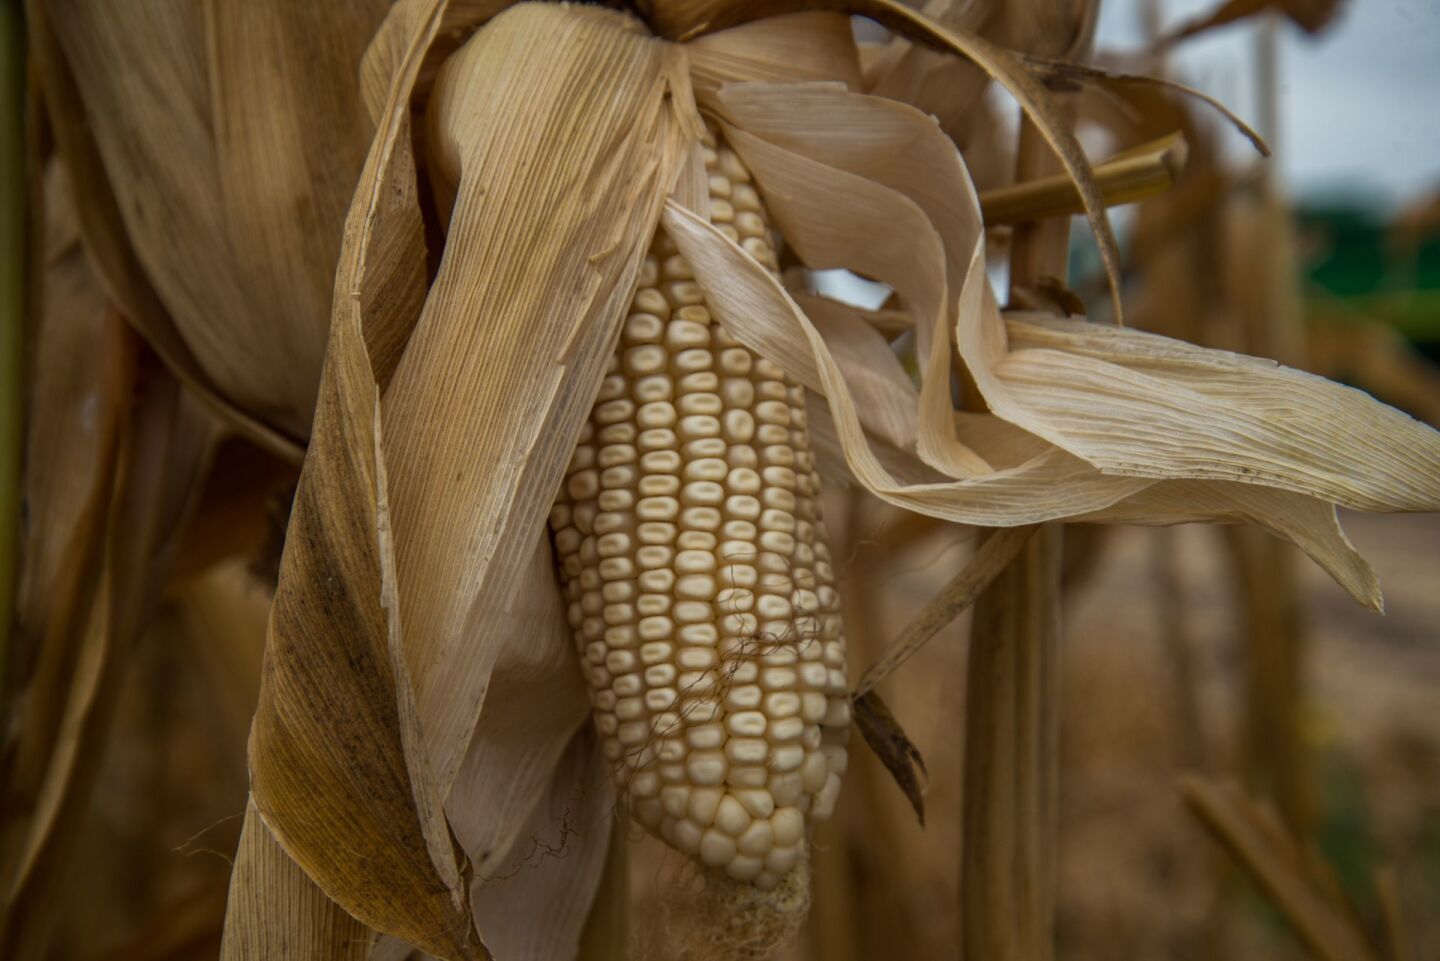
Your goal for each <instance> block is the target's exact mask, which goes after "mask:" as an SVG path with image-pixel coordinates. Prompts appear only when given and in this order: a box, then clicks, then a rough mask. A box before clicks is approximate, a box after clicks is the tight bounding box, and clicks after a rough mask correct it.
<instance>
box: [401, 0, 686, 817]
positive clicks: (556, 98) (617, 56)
mask: <svg viewBox="0 0 1440 961" xmlns="http://www.w3.org/2000/svg"><path fill="white" fill-rule="evenodd" d="M542 49H543V51H544V55H543V56H542V55H541V53H540V51H541V50H542ZM562 53H563V56H562V55H561V54H562ZM556 62H558V63H560V64H562V65H563V66H562V67H561V68H560V69H557V68H556V67H555V63H556ZM494 77H501V78H503V82H496V81H494V80H493V79H492V78H494ZM600 78H603V82H600ZM577 90H578V91H580V92H579V93H578V94H577V92H576V91H577ZM691 103H692V101H691V99H690V95H689V88H688V84H687V82H686V79H685V75H684V72H683V61H681V60H680V58H679V56H678V50H677V49H676V48H674V47H672V46H669V45H666V44H663V43H661V42H659V41H656V40H654V39H652V38H650V37H648V36H647V35H645V33H644V32H643V31H642V30H640V29H639V25H638V24H635V23H634V21H632V20H629V19H628V18H624V17H622V16H620V15H618V14H614V13H610V12H606V11H601V10H598V9H595V8H589V7H570V8H560V7H551V6H546V5H525V6H521V7H516V8H513V9H511V10H509V11H507V12H506V13H504V14H501V15H500V16H498V17H496V18H495V19H494V20H493V21H491V22H490V23H489V24H488V25H487V26H486V27H485V28H484V29H483V30H481V31H480V32H479V33H477V34H476V35H475V37H474V38H472V40H471V41H470V42H469V44H467V46H466V47H465V48H464V49H463V50H462V51H460V52H459V53H457V54H456V55H455V56H454V57H452V58H451V59H450V60H449V61H448V62H447V64H446V66H445V70H444V73H443V74H442V76H441V77H440V79H439V80H438V81H437V85H436V89H435V93H434V95H433V99H432V103H431V108H430V111H431V125H432V141H431V143H432V148H431V149H432V157H431V168H432V171H436V170H438V171H440V175H441V176H445V175H447V174H458V186H457V188H456V197H457V199H456V201H455V205H454V209H453V211H452V212H451V214H450V233H449V239H448V242H447V245H446V249H445V255H444V259H443V261H442V263H441V266H440V271H439V274H438V276H437V277H436V279H435V282H434V284H433V286H432V287H431V290H430V293H429V297H428V299H427V301H426V304H425V309H424V313H423V315H422V317H421V319H420V321H419V323H418V325H417V327H416V329H415V332H414V334H413V335H412V337H411V339H410V342H409V345H408V346H407V348H406V351H405V355H404V357H403V359H402V360H401V363H400V365H399V367H398V368H397V370H396V373H395V378H394V380H393V382H392V383H391V385H390V388H389V390H388V391H387V392H386V395H385V401H384V411H385V424H386V434H387V437H388V438H389V440H388V445H389V446H388V447H387V452H386V457H387V461H388V462H389V463H390V464H391V465H392V467H391V479H392V483H393V500H392V505H393V511H394V513H393V519H394V530H395V539H396V546H397V555H396V556H397V564H398V573H399V585H400V591H401V594H400V602H401V606H402V609H403V610H404V612H405V614H404V620H405V623H406V625H407V634H406V656H407V658H408V660H409V663H410V664H411V665H412V670H413V673H414V677H415V681H416V693H417V697H418V703H419V706H420V710H421V720H422V728H423V730H424V733H425V737H426V748H427V751H428V753H429V755H430V758H431V760H432V763H433V765H434V769H435V772H436V776H437V778H438V782H439V784H440V787H441V791H442V795H443V794H445V793H448V788H449V786H450V784H451V783H452V782H453V781H454V779H455V776H456V772H457V770H458V768H459V766H460V763H461V760H462V759H463V757H464V752H465V749H466V745H467V744H468V742H469V739H470V736H471V733H472V731H473V729H474V726H475V723H476V719H477V717H478V715H479V713H480V710H481V707H482V703H483V700H484V697H485V692H486V689H487V686H488V683H489V678H490V673H491V670H492V669H493V667H494V664H495V662H496V659H497V658H498V657H499V655H500V654H501V652H502V651H503V650H504V647H505V646H506V645H507V644H509V643H514V642H518V639H514V638H512V636H511V634H510V630H509V627H508V625H509V624H510V623H511V622H510V621H509V620H508V619H507V618H506V617H504V616H500V612H503V611H505V610H507V609H508V608H510V607H511V606H512V605H513V604H514V603H515V598H516V596H517V595H516V591H517V590H518V589H519V585H520V583H521V579H520V578H521V572H523V571H525V570H527V561H529V559H530V557H531V555H532V552H533V551H534V547H535V540H534V539H535V538H536V537H537V536H538V535H539V533H540V531H541V530H542V528H543V525H544V522H545V517H546V515H547V514H548V512H549V509H550V506H551V504H552V502H553V499H554V495H555V491H556V490H557V489H558V487H559V484H560V480H561V476H562V473H563V471H564V468H565V466H566V464H567V462H568V460H569V457H570V455H571V452H572V451H573V450H574V447H575V443H576V440H577V438H578V436H579V432H580V429H581V426H582V424H583V422H584V419H585V417H586V416H587V414H588V413H589V408H590V405H591V403H592V401H593V399H594V396H595V393H596V392H597V391H598V387H599V382H600V378H601V376H602V375H603V371H604V367H605V363H606V360H607V359H608V355H609V351H610V350H611V349H613V345H614V342H615V339H616V337H617V336H618V331H619V323H620V320H621V318H622V315H623V313H624V311H625V309H626V307H627V305H628V299H629V297H630V293H631V291H632V289H633V286H634V283H635V278H636V276H637V271H638V268H639V264H640V261H641V258H642V256H643V252H644V249H645V247H646V245H647V244H648V243H649V239H650V236H651V233H652V232H653V229H654V224H655V220H656V219H657V218H658V214H659V209H658V208H659V204H660V202H661V198H663V196H664V195H665V193H666V192H667V191H668V188H669V185H670V184H671V183H672V182H673V180H674V177H675V175H676V173H677V172H678V170H679V168H680V165H681V162H682V161H683V160H684V159H685V158H686V157H688V155H689V152H690V145H691V143H692V142H693V140H694V139H695V137H697V136H698V118H696V117H695V115H694V114H693V113H687V110H688V111H693V106H690V104H691ZM536 223H543V224H545V225H546V228H545V229H544V230H543V231H536V230H534V228H533V226H532V225H533V224H536ZM476 317H484V318H486V320H485V323H483V324H478V323H475V321H474V318H476ZM520 398H524V399H525V402H524V403H517V400H518V399H520Z"/></svg>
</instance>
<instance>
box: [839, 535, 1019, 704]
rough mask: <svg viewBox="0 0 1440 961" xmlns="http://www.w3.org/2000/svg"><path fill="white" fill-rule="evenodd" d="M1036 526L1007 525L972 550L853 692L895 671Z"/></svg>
mask: <svg viewBox="0 0 1440 961" xmlns="http://www.w3.org/2000/svg"><path fill="white" fill-rule="evenodd" d="M1037 529H1038V528H1036V527H1035V526H1033V525H1031V526H1027V527H1006V528H1000V529H998V530H996V531H995V533H993V534H991V535H990V537H988V538H987V539H986V540H985V543H984V544H982V545H981V546H980V549H979V550H978V551H976V552H975V556H974V557H972V558H971V559H970V562H969V563H968V564H966V565H965V566H964V567H963V568H962V569H961V570H960V572H959V573H958V574H956V575H955V576H954V577H952V578H951V579H950V581H949V582H948V583H947V584H946V585H945V586H944V587H942V588H941V589H940V590H939V591H938V592H937V593H936V594H935V596H934V597H932V598H930V600H929V602H928V603H926V605H925V606H924V607H923V608H921V610H920V613H919V614H918V615H916V617H915V619H914V620H912V621H911V622H910V623H909V624H907V625H906V626H905V629H904V630H903V631H901V632H900V635H899V636H898V637H896V638H895V640H894V641H893V642H891V644H890V647H889V649H888V650H887V651H886V652H885V653H884V655H882V656H881V657H880V658H879V659H878V660H877V661H875V662H874V663H873V664H871V665H870V666H869V667H868V668H866V669H865V673H864V674H862V675H861V676H860V683H859V684H857V685H855V696H856V697H862V696H864V695H865V694H868V693H869V692H870V691H872V690H874V688H875V685H877V684H879V683H880V682H881V681H883V680H885V678H887V677H889V676H890V675H891V674H893V673H895V671H896V669H898V668H899V667H900V665H902V664H904V663H905V662H906V661H908V660H909V659H910V658H911V657H912V656H914V655H915V653H916V652H917V651H919V650H920V648H922V647H924V646H925V643H926V642H927V641H929V640H930V638H932V637H934V636H935V635H936V634H938V633H939V632H940V631H941V630H943V629H944V628H945V626H946V625H947V624H949V623H950V622H951V621H953V620H955V618H957V617H959V616H960V614H961V613H962V612H963V611H964V610H965V609H966V608H968V607H969V606H970V605H971V604H973V603H975V599H976V598H978V597H979V596H980V595H981V593H982V592H983V591H984V590H985V588H987V587H989V586H990V583H991V582H992V581H993V580H995V578H996V577H997V576H998V575H999V574H1000V572H1001V571H1002V570H1004V569H1005V567H1006V566H1007V565H1008V564H1009V563H1010V562H1011V561H1012V560H1014V558H1015V555H1017V554H1018V553H1020V550H1021V548H1023V547H1024V546H1025V544H1026V542H1028V541H1029V540H1030V535H1032V534H1034V533H1035V531H1036V530H1037Z"/></svg>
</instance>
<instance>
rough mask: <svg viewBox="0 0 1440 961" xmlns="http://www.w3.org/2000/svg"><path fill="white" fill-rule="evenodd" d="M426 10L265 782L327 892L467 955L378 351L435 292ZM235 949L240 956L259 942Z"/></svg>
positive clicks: (274, 628)
mask: <svg viewBox="0 0 1440 961" xmlns="http://www.w3.org/2000/svg"><path fill="white" fill-rule="evenodd" d="M416 8H422V13H428V14H429V16H424V15H421V16H419V17H416V18H415V19H414V20H413V21H411V22H414V23H415V26H416V29H415V33H414V34H413V35H410V36H408V37H405V38H404V47H403V50H404V53H403V55H401V56H398V57H397V58H396V59H395V63H396V64H397V73H396V76H395V78H394V81H393V84H392V90H391V97H390V100H389V103H388V107H387V111H386V113H385V114H384V115H383V116H382V118H381V123H380V125H379V128H380V135H379V136H378V137H377V138H376V141H375V143H374V145H373V146H372V149H371V153H370V157H369V159H368V160H367V162H366V166H365V170H364V171H363V173H362V175H361V181H360V185H359V187H358V188H357V191H356V199H355V203H354V204H353V206H352V207H351V212H350V215H349V217H348V219H347V222H346V231H345V241H344V247H343V251H342V255H341V262H340V269H339V274H338V277H337V282H336V289H337V290H340V291H344V292H346V296H344V297H341V298H338V299H337V301H336V304H335V316H334V319H333V322H332V326H331V344H330V347H329V349H328V354H327V361H326V365H325V370H324V375H323V377H322V380H321V385H320V397H319V402H318V404H317V408H316V413H315V433H314V438H313V440H312V441H311V444H310V448H309V451H308V453H307V455H306V463H305V469H304V472H303V473H302V475H301V480H300V486H299V489H298V490H297V492H296V497H295V505H294V508H293V510H292V514H291V521H290V528H289V532H288V535H287V539H286V552H285V555H284V558H283V560H282V563H281V570H280V580H279V584H278V587H277V590H276V596H275V602H274V606H273V613H272V617H271V623H270V631H269V637H268V640H267V644H266V666H265V675H264V680H263V682H262V685H261V689H260V700H259V704H258V706H257V708H256V713H255V721H254V725H253V727H252V729H251V740H250V770H251V792H252V799H253V802H254V805H255V807H256V810H257V812H258V814H259V816H260V818H262V819H263V821H264V824H265V826H266V827H267V828H268V829H269V831H270V833H271V834H273V836H274V838H275V840H276V841H278V842H279V844H280V845H281V846H282V847H283V848H284V851H285V853H286V854H287V855H288V856H289V857H290V858H291V859H293V860H294V862H295V863H296V864H297V865H298V866H299V867H300V868H301V869H302V870H303V871H304V872H305V874H306V875H308V876H309V877H310V878H312V879H313V880H314V882H315V883H316V884H317V885H318V886H319V888H320V889H321V890H323V891H324V892H325V894H326V895H328V896H329V897H330V898H332V899H333V900H335V901H336V902H337V903H338V904H339V905H340V906H341V907H343V908H344V909H345V910H346V911H347V912H349V913H350V914H351V915H353V916H354V917H355V918H357V919H359V920H360V921H362V922H364V923H365V924H367V925H368V926H370V927H371V928H374V929H376V930H380V931H385V932H389V933H393V934H396V935H398V936H400V937H403V938H404V939H405V940H407V941H410V942H412V943H415V944H420V945H423V946H425V947H426V948H427V949H428V950H430V951H431V952H432V953H434V954H437V955H438V956H440V957H445V958H451V959H456V958H470V957H476V956H480V955H481V953H482V952H483V948H481V947H480V946H479V943H478V940H477V938H476V935H475V932H474V925H473V922H472V920H471V917H470V912H469V904H468V899H467V898H466V894H465V891H464V887H463V882H462V879H461V874H460V868H459V865H458V864H457V862H456V859H455V851H454V848H453V843H452V841H451V838H450V833H449V829H448V825H447V824H446V822H445V818H444V814H443V811H442V810H441V796H440V794H439V792H438V791H437V790H436V787H435V782H434V779H433V777H432V775H431V774H430V772H429V769H428V767H427V764H426V762H427V758H426V755H425V752H424V750H423V747H422V745H421V743H420V742H421V737H420V732H419V724H418V718H417V714H416V709H415V702H414V692H413V687H412V685H411V682H410V678H409V674H408V669H407V664H406V661H405V659H404V656H403V652H402V651H401V648H400V644H401V641H400V637H399V628H400V619H399V613H400V612H399V605H398V603H397V597H396V586H395V569H394V561H393V549H392V547H391V536H390V520H389V507H388V491H387V487H386V480H385V464H384V461H383V459H382V457H383V454H382V443H383V442H382V437H381V433H380V418H379V397H380V391H379V387H378V385H377V383H376V371H375V369H374V367H373V366H372V361H371V358H370V354H369V352H368V349H367V345H368V344H369V343H376V344H386V343H391V342H393V341H394V340H395V339H397V335H396V333H395V332H394V331H395V329H396V328H398V329H400V330H401V331H404V330H408V328H409V325H410V324H412V323H413V321H414V317H415V315H416V314H417V313H418V310H419V306H420V302H421V300H422V298H423V295H424V286H423V284H424V274H423V264H422V265H421V268H422V269H421V270H419V271H417V270H416V269H415V261H416V259H417V258H419V257H421V256H423V253H422V252H423V245H422V244H421V243H420V242H421V241H422V238H423V227H422V225H421V220H420V212H419V209H418V204H417V202H416V193H415V190H416V188H415V170H414V161H413V159H412V158H411V155H410V123H409V121H410V109H409V96H410V90H411V88H412V87H413V85H414V82H415V77H416V75H417V74H418V72H419V70H420V65H421V63H422V61H423V57H424V53H425V51H426V49H427V48H428V46H429V42H430V40H431V39H432V38H433V35H434V31H435V28H436V26H437V25H438V22H439V13H438V10H437V9H436V4H433V3H432V4H420V3H412V4H408V5H404V6H400V7H397V8H396V9H395V11H393V12H392V16H395V17H397V18H405V17H407V15H410V14H413V13H414V11H415V10H416ZM401 336H403V333H402V334H401ZM356 744H358V745H363V749H362V750H360V751H356V750H355V749H354V748H353V745H356ZM257 843H258V842H257ZM257 864H258V867H257V873H256V875H255V877H256V878H257V881H256V884H257V885H259V886H261V887H263V888H264V889H267V890H273V891H275V892H277V894H278V895H279V896H280V897H282V898H283V896H284V893H285V892H286V891H291V890H293V889H294V884H296V883H298V882H294V880H293V877H292V876H291V875H290V873H289V866H288V864H287V863H286V862H285V861H284V860H283V859H280V858H275V857H263V858H260V859H259V860H258V861H257ZM261 909H262V910H269V911H272V912H282V914H281V916H282V917H283V912H285V911H287V910H288V904H287V902H286V901H284V900H275V901H268V900H267V901H266V902H264V903H263V904H262V908H261ZM234 923H241V918H240V917H239V916H237V918H236V920H235V922H234ZM234 937H235V938H236V941H235V943H236V945H237V950H240V949H241V948H247V947H248V945H250V944H251V943H253V942H252V941H251V940H247V939H245V938H243V937H241V936H239V935H235V936H234Z"/></svg>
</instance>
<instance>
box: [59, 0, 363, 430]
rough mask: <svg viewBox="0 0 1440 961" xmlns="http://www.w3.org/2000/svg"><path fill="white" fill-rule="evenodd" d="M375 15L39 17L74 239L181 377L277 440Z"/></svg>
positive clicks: (358, 144) (324, 295)
mask: <svg viewBox="0 0 1440 961" xmlns="http://www.w3.org/2000/svg"><path fill="white" fill-rule="evenodd" d="M385 9H386V4H385V2H384V0H363V2H359V3H351V4H345V5H342V6H341V7H340V8H335V9H332V8H330V7H327V6H324V5H313V4H291V3H286V2H279V0H277V2H264V3H250V4H239V5H236V4H223V3H212V4H208V5H205V6H198V5H195V4H189V3H173V2H165V0H162V2H155V3H149V2H147V3H110V2H104V3H98V2H91V0H53V2H49V3H46V4H44V7H43V13H42V14H41V16H43V18H44V24H45V25H46V28H48V29H50V30H53V32H54V36H55V38H56V39H57V40H58V45H57V47H58V49H60V50H63V55H64V65H63V66H62V65H60V64H51V66H50V69H49V71H48V75H47V78H46V85H47V91H48V92H49V93H50V96H51V99H52V103H55V104H56V105H57V106H62V107H65V108H69V109H66V110H65V114H68V115H69V116H68V117H67V118H66V119H65V120H62V122H61V124H59V125H58V127H59V129H60V137H59V139H60V144H61V149H62V153H63V154H64V156H65V158H66V162H67V164H69V165H70V167H71V171H72V174H73V175H74V176H75V177H76V178H77V190H78V191H79V193H80V194H81V195H82V196H85V197H87V198H92V197H93V198H97V199H98V207H97V210H96V212H95V213H93V214H89V215H87V216H86V218H85V224H86V234H87V240H88V241H89V244H90V246H91V247H92V248H93V249H96V250H98V251H100V255H99V257H98V258H97V259H98V261H99V263H100V264H101V269H102V272H103V273H104V274H105V277H106V281H107V285H108V286H110V288H111V289H112V290H113V291H114V292H115V293H116V297H117V300H118V301H119V302H120V303H121V304H122V305H124V306H125V308H126V312H127V314H128V315H129V316H131V317H132V319H133V320H134V322H135V323H136V325H137V327H138V328H139V329H140V330H141V332H142V333H143V334H144V335H145V336H146V337H147V339H150V340H152V342H153V343H155V345H156V349H157V350H159V351H160V352H161V354H162V355H163V356H165V357H166V359H167V361H168V362H170V363H172V364H173V365H174V366H175V367H176V369H177V370H180V371H181V372H182V373H184V374H185V375H186V376H187V379H191V380H194V381H196V382H197V383H198V384H200V385H202V386H204V387H209V386H210V385H213V388H212V389H213V392H214V393H215V394H218V395H219V396H220V397H223V398H224V400H225V401H227V402H229V403H230V404H233V405H234V406H236V407H238V408H240V410H242V411H243V412H245V413H246V414H249V415H251V416H253V417H255V418H257V419H259V420H260V421H261V422H262V423H263V424H265V425H267V426H270V427H272V428H274V429H277V430H278V431H280V432H281V434H282V435H283V436H282V439H283V437H288V438H292V439H294V438H303V437H304V436H305V435H306V433H308V429H309V422H310V413H311V410H312V408H313V405H314V398H315V389H316V385H317V383H318V379H319V368H320V362H321V358H322V354H323V350H324V344H325V332H326V330H327V326H328V325H327V321H328V315H329V302H330V291H331V284H332V279H333V275H334V266H335V262H336V257H337V255H338V253H339V247H338V240H339V227H340V224H341V222H342V218H343V215H344V211H345V210H346V208H347V206H348V203H349V199H350V195H351V192H352V190H353V189H354V186H355V180H356V176H357V174H358V172H359V168H360V163H361V161H362V159H363V157H364V153H365V149H366V146H367V144H368V143H369V139H370V130H369V125H368V121H367V118H366V117H365V116H364V112H363V109H362V108H361V104H360V100H359V97H358V96H357V71H358V65H359V58H360V55H361V53H362V52H363V51H364V49H365V45H366V44H367V43H368V41H369V38H370V35H371V34H372V33H373V31H374V29H375V27H376V25H377V24H378V22H379V19H380V17H381V16H383V14H384V12H385ZM32 10H35V11H39V10H40V4H39V3H36V4H34V5H33V7H32ZM43 49H45V48H44V47H43V46H42V50H43ZM61 71H66V72H67V76H60V75H59V74H60V72H61ZM71 77H73V81H74V83H73V87H70V86H69V84H68V80H69V78H71ZM70 94H73V97H71V96H69V95H70ZM76 109H78V110H80V111H83V115H84V116H83V120H81V119H79V118H76V117H75V116H74V113H73V111H74V110H76ZM92 137H93V140H92V139H90V138H92ZM177 238H183V242H177ZM151 285H153V287H152V286H151Z"/></svg>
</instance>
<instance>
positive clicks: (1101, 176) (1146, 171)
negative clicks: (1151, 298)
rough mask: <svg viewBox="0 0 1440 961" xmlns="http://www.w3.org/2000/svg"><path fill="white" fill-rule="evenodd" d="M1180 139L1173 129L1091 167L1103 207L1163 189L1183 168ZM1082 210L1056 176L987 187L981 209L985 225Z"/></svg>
mask: <svg viewBox="0 0 1440 961" xmlns="http://www.w3.org/2000/svg"><path fill="white" fill-rule="evenodd" d="M1187 149H1188V148H1187V147H1186V144H1185V138H1184V137H1183V136H1182V135H1181V134H1180V133H1179V132H1178V131H1177V132H1176V133H1172V134H1170V135H1169V136H1166V137H1161V138H1160V139H1158V140H1152V141H1150V142H1149V143H1145V144H1141V145H1140V146H1138V147H1134V148H1132V149H1130V150H1127V151H1125V152H1124V153H1121V154H1118V155H1116V156H1114V157H1111V158H1110V159H1109V160H1107V161H1105V162H1104V163H1102V164H1100V165H1099V166H1097V167H1096V168H1095V182H1096V183H1097V184H1098V185H1099V187H1100V196H1101V197H1102V198H1103V199H1104V201H1105V206H1106V207H1117V206H1120V205H1122V204H1132V203H1136V202H1137V201H1141V200H1146V199H1148V198H1150V197H1153V196H1155V195H1157V194H1160V193H1163V192H1164V191H1166V190H1168V189H1169V188H1170V186H1171V185H1172V184H1174V183H1175V180H1176V179H1177V178H1178V177H1179V176H1180V171H1181V170H1183V169H1184V167H1185V158H1186V154H1187ZM1084 209H1085V205H1084V202H1083V201H1082V200H1081V198H1080V193H1079V191H1077V190H1076V189H1075V184H1074V182H1073V181H1072V180H1071V179H1070V178H1069V177H1067V176H1065V175H1063V174H1060V175H1056V176H1053V177H1042V178H1040V179H1038V180H1027V181H1024V182H1022V183H1016V184H1011V185H1009V186H1006V187H997V188H995V189H994V190H987V191H985V192H984V193H982V194H981V195H980V211H981V213H982V214H983V215H984V217H985V225H986V226H987V227H997V226H1001V225H1005V224H1018V223H1025V222H1027V221H1033V220H1045V219H1048V218H1051V217H1068V216H1070V215H1071V214H1078V213H1082V212H1083V211H1084Z"/></svg>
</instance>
